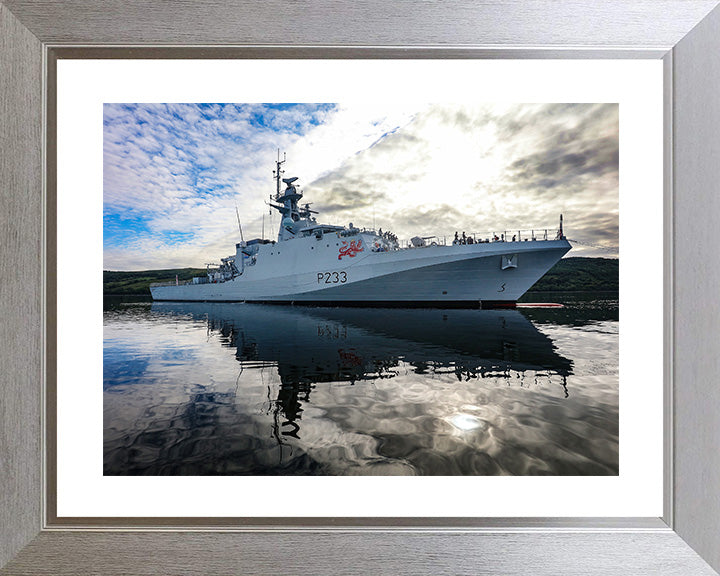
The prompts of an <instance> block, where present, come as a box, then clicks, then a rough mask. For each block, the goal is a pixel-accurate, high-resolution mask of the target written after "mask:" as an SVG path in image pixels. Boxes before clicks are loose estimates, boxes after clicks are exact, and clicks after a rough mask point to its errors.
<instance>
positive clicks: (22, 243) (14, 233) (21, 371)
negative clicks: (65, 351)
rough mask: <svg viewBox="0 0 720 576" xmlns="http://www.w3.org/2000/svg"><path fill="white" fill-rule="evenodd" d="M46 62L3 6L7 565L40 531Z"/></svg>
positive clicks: (2, 485) (0, 462) (0, 429)
mask: <svg viewBox="0 0 720 576" xmlns="http://www.w3.org/2000/svg"><path fill="white" fill-rule="evenodd" d="M41 57H42V51H41V46H40V42H39V41H38V40H37V39H36V38H35V37H34V36H33V35H32V34H30V32H28V30H27V29H26V28H25V27H23V26H22V24H20V23H19V22H18V20H17V19H16V18H15V17H14V16H13V15H12V14H11V13H10V12H9V11H8V10H7V8H5V7H4V6H3V5H2V4H0V309H1V311H2V312H1V316H0V317H1V318H2V321H0V566H2V565H3V564H4V563H5V562H7V561H8V560H9V559H10V558H11V557H12V556H13V555H14V554H15V553H16V552H17V551H18V550H19V549H20V548H22V546H24V545H25V544H26V543H27V542H28V541H29V540H30V539H32V538H33V537H34V536H35V535H36V534H37V532H38V530H39V529H40V526H41V520H40V499H41V487H40V386H39V384H40V382H41V372H40V365H41V342H42V340H41V336H40V334H41V317H40V298H41V297H40V285H41V277H40V261H41V260H40V238H41V206H42V186H41V179H40V175H41V169H42V166H41V154H40V150H41V148H40V134H41V128H42V123H41V114H40V110H41V106H40V95H41ZM19 103H23V105H22V106H19V105H18V104H19Z"/></svg>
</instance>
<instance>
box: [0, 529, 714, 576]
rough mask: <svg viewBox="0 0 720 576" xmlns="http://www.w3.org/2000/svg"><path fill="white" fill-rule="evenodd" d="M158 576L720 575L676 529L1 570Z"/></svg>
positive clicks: (310, 541)
mask: <svg viewBox="0 0 720 576" xmlns="http://www.w3.org/2000/svg"><path fill="white" fill-rule="evenodd" d="M630 551H632V552H630ZM58 558H63V559H65V561H64V562H62V563H59V562H58V561H57V559H58ZM68 558H70V559H71V560H70V561H68V560H67V559H68ZM157 573H162V574H174V575H178V576H180V575H182V576H185V575H187V576H190V575H198V576H206V575H207V574H273V575H274V574H313V575H322V574H332V575H335V574H347V575H366V574H393V575H394V574H473V575H475V574H492V575H498V576H500V575H507V574H533V575H534V576H546V575H547V576H557V575H558V574H577V575H590V574H593V575H598V574H608V575H609V574H632V575H633V576H644V575H647V576H650V575H652V576H712V575H713V574H715V573H714V572H713V570H712V569H711V568H710V567H709V566H708V565H707V564H706V563H705V562H704V561H703V560H702V559H700V558H699V557H698V556H697V555H696V554H695V553H694V552H692V550H690V549H689V548H688V547H687V546H686V545H685V544H684V543H683V541H682V540H681V539H680V538H679V537H678V536H677V535H675V534H673V533H671V532H659V533H644V534H643V533H640V534H638V533H635V534H632V533H629V534H628V533H614V534H608V533H576V534H569V533H547V534H537V533H535V534H530V533H508V534H471V533H457V532H455V533H453V532H447V533H444V534H438V533H435V534H432V533H431V534H423V533H415V534H411V533H410V534H409V533H397V532H384V533H383V532H379V533H378V532H375V533H368V532H345V533H330V534H328V533H317V532H305V533H297V532H294V533H293V532H286V533H277V532H275V533H260V534H258V533H255V534H238V533H236V534H231V533H219V534H217V533H216V534H209V533H194V534H191V533H150V534H148V533H144V534H143V533H107V532H96V533H82V532H65V533H54V534H53V533H44V534H42V535H40V536H39V537H38V538H37V539H36V540H35V541H34V542H32V543H31V544H30V545H29V546H28V547H27V548H25V550H23V552H22V553H21V554H20V555H19V556H18V558H17V559H16V560H15V561H14V562H12V563H11V564H9V565H8V566H7V568H6V570H3V571H0V574H8V575H9V574H12V575H13V576H24V575H27V576H43V575H50V574H52V575H54V576H64V575H68V576H78V575H82V574H157Z"/></svg>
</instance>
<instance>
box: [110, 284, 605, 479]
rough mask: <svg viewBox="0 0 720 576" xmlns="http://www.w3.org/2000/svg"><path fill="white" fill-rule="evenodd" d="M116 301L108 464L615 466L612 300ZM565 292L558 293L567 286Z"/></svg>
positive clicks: (563, 469)
mask: <svg viewBox="0 0 720 576" xmlns="http://www.w3.org/2000/svg"><path fill="white" fill-rule="evenodd" d="M538 297H539V298H540V299H541V300H543V301H555V302H557V301H564V302H565V303H566V306H565V308H562V309H523V310H400V309H359V308H349V309H348V308H309V307H289V306H288V307H286V306H263V305H255V304H204V303H203V304H187V303H150V302H121V301H112V300H106V306H105V308H106V309H105V316H104V382H103V391H104V473H105V474H106V475H121V474H123V475H124V474H131V475H181V474H187V475H271V474H272V475H276V474H323V475H351V474H365V475H387V474H403V475H412V474H421V475H538V474H543V475H616V474H617V473H618V309H617V300H613V299H611V298H608V297H602V296H599V295H592V296H587V295H585V296H582V297H580V296H575V297H568V296H567V295H564V296H562V297H560V296H558V295H555V296H554V299H550V300H548V298H553V297H552V296H548V295H540V296H538ZM559 298H562V300H559Z"/></svg>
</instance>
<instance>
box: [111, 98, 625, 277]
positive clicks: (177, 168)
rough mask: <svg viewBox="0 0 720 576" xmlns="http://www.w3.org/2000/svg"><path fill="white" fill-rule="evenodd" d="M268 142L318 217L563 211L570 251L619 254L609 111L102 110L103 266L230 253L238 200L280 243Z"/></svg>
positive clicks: (478, 225)
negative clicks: (271, 198)
mask: <svg viewBox="0 0 720 576" xmlns="http://www.w3.org/2000/svg"><path fill="white" fill-rule="evenodd" d="M278 148H279V149H280V150H281V151H283V152H286V153H287V162H286V164H285V165H284V169H285V174H284V176H285V177H290V176H298V177H299V181H298V184H299V185H300V188H301V189H302V190H303V192H304V194H305V198H304V200H306V201H307V202H312V208H313V209H315V210H318V211H319V212H320V215H319V216H318V221H319V222H323V223H329V224H345V225H347V224H348V223H349V222H353V224H355V226H359V227H363V226H365V227H372V226H373V221H374V222H375V225H376V227H378V228H382V229H383V230H391V231H393V232H394V233H395V234H396V235H397V236H398V237H400V238H401V239H405V238H410V237H412V236H416V235H419V236H429V235H433V234H434V235H438V236H447V237H448V238H451V237H452V236H453V234H454V232H455V231H456V230H457V231H460V232H462V231H465V232H466V233H476V234H480V235H481V236H482V237H487V236H489V235H490V234H491V233H492V232H501V231H503V230H518V229H521V230H525V229H531V228H534V229H536V230H537V229H545V228H549V229H552V230H555V229H556V228H557V223H558V219H559V215H560V213H562V214H563V215H564V221H565V233H566V235H567V236H568V238H570V239H571V240H577V241H578V242H579V243H578V244H574V247H573V250H572V251H571V252H570V254H569V255H570V256H605V257H617V247H618V107H617V105H615V104H496V105H488V104H478V105H472V104H470V105H459V104H447V105H446V104H427V105H417V106H413V107H412V108H410V107H408V106H407V105H405V106H403V107H400V106H398V105H396V104H390V105H388V104H377V103H368V104H367V105H358V104H353V105H343V104H106V105H105V107H104V166H103V168H104V170H103V181H104V182H103V187H104V205H103V227H104V268H105V269H106V270H142V269H152V268H174V267H185V266H195V267H203V266H204V264H205V263H206V262H215V261H218V259H219V258H220V257H224V256H229V255H230V254H233V253H234V245H235V242H237V241H239V232H238V226H237V218H236V215H235V207H236V206H237V208H238V211H239V213H240V219H241V222H242V226H243V232H244V235H245V238H246V239H250V238H254V237H259V236H260V234H261V230H262V225H263V218H264V222H265V236H266V237H267V238H275V237H276V235H277V226H278V224H279V219H278V214H277V213H276V212H275V211H274V210H273V212H275V213H274V214H272V216H271V215H270V214H269V209H268V207H267V205H266V204H265V203H266V201H267V200H268V196H269V194H270V193H272V192H274V190H275V183H274V181H273V179H272V171H273V169H274V161H275V159H276V157H277V150H278ZM271 226H272V228H271ZM589 245H592V246H594V247H591V246H589ZM598 247H601V248H598Z"/></svg>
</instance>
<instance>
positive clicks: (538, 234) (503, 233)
mask: <svg viewBox="0 0 720 576" xmlns="http://www.w3.org/2000/svg"><path fill="white" fill-rule="evenodd" d="M557 232H558V231H557V230H554V229H551V228H540V229H538V228H533V229H527V230H499V231H495V232H489V233H480V232H471V233H470V234H467V233H465V237H464V241H463V235H462V233H459V234H458V242H457V243H460V244H484V243H489V242H543V241H547V240H555V239H556V238H557ZM421 238H423V240H425V246H431V245H433V243H434V245H440V246H446V245H448V244H455V243H456V242H455V237H454V236H451V237H449V238H448V237H447V236H421ZM398 244H399V245H400V247H402V248H415V247H416V246H415V245H414V244H413V243H412V240H409V239H403V240H400V241H399V242H398Z"/></svg>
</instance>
